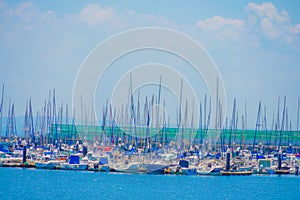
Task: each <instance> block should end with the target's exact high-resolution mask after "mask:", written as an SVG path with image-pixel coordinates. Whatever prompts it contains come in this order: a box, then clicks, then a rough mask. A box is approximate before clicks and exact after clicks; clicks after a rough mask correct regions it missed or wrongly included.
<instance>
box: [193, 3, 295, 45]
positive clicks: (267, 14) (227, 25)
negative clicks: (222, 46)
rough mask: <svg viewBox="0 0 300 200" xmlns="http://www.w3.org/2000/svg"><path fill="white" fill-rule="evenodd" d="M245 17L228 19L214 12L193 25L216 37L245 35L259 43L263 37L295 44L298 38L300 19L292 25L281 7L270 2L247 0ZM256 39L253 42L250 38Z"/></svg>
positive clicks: (246, 37)
mask: <svg viewBox="0 0 300 200" xmlns="http://www.w3.org/2000/svg"><path fill="white" fill-rule="evenodd" d="M245 11H246V14H247V18H246V19H228V18H223V17H221V16H214V17H212V18H209V19H205V20H200V21H198V22H197V23H196V27H198V28H201V30H203V31H204V32H207V33H210V34H211V35H212V36H213V37H218V38H226V37H231V38H238V37H240V38H244V39H245V40H249V39H250V40H251V43H253V42H254V43H256V44H258V43H260V42H261V41H263V40H264V39H263V38H267V39H269V40H272V41H275V40H276V41H278V42H279V43H285V44H288V45H290V44H294V43H295V41H299V36H300V35H299V34H300V23H299V24H296V25H293V24H291V22H290V17H289V14H288V12H287V11H286V10H284V9H277V8H276V7H275V6H274V4H273V3H262V4H256V3H248V5H247V6H246V7H245ZM253 39H254V40H257V41H256V42H255V41H253Z"/></svg>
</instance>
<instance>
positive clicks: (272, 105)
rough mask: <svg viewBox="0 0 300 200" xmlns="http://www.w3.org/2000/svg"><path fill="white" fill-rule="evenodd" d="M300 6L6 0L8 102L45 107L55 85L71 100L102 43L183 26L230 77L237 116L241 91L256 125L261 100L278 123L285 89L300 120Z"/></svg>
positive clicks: (3, 37)
mask: <svg viewBox="0 0 300 200" xmlns="http://www.w3.org/2000/svg"><path fill="white" fill-rule="evenodd" d="M299 7H300V2H299V1H296V0H295V1H271V2H262V1H226V4H220V1H183V2H181V3H177V2H175V1H151V2H150V1H137V0H130V1H71V0H69V1H0V44H1V45H0V61H1V62H0V70H1V73H0V83H4V84H5V89H6V91H5V103H6V105H5V107H4V108H5V109H6V110H7V104H8V99H9V98H11V99H12V101H13V102H14V103H15V105H16V113H17V115H22V114H23V113H24V112H25V104H26V100H27V99H28V98H30V97H32V100H33V104H34V110H38V109H40V108H41V107H42V105H43V101H44V99H46V98H47V96H48V91H49V90H51V89H53V88H56V92H57V101H58V102H63V103H64V104H71V102H72V88H73V83H74V80H75V78H76V73H77V71H78V69H79V67H80V65H81V63H82V62H83V61H84V59H85V58H86V56H87V55H88V54H89V52H90V51H91V50H92V49H93V48H94V47H95V46H96V45H98V44H99V43H101V42H102V41H104V40H105V39H107V38H108V37H110V36H111V35H113V34H117V33H119V32H121V31H125V30H129V29H132V28H141V27H150V26H155V27H163V28H170V29H174V30H177V31H180V32H183V33H185V34H186V35H188V36H190V37H192V38H194V39H195V40H196V41H197V42H199V43H200V44H202V45H203V47H204V48H205V49H206V50H207V52H208V53H209V54H210V56H211V58H212V59H213V60H214V62H215V63H216V65H217V66H218V68H219V70H220V72H221V74H222V76H223V81H224V84H225V88H226V92H227V98H228V99H227V101H228V105H227V109H228V112H229V115H230V112H231V110H232V104H233V99H234V98H237V105H238V109H240V112H241V113H243V109H244V104H245V102H246V101H247V106H248V119H249V121H248V124H249V125H248V126H249V127H251V128H254V124H255V120H256V113H257V107H258V101H259V100H261V101H262V104H263V105H267V114H268V115H267V118H268V121H269V124H270V123H271V118H272V113H273V110H274V109H276V108H277V98H278V96H281V99H283V96H284V95H287V105H288V109H289V119H290V120H291V121H292V125H293V127H295V124H296V114H297V112H296V110H297V99H298V96H300V78H299V75H300V59H299V55H300V14H299V11H298V10H297V9H298V8H299ZM281 107H282V101H281ZM100 108H101V106H100ZM6 110H5V111H6ZM269 126H270V125H269Z"/></svg>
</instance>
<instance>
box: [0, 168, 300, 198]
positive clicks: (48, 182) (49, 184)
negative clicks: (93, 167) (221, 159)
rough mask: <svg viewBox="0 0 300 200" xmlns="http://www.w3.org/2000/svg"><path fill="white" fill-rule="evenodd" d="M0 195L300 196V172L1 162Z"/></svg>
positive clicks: (26, 196) (113, 196) (146, 196)
mask: <svg viewBox="0 0 300 200" xmlns="http://www.w3.org/2000/svg"><path fill="white" fill-rule="evenodd" d="M0 180H1V186H0V199H273V200H274V199H300V177H297V176H258V175H257V176H236V177H235V176H230V177H224V176H215V177H212V176H179V175H142V174H117V173H97V172H85V171H84V172H82V171H58V170H54V171H51V170H40V169H39V170H38V169H20V168H0Z"/></svg>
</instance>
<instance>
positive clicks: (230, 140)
mask: <svg viewBox="0 0 300 200" xmlns="http://www.w3.org/2000/svg"><path fill="white" fill-rule="evenodd" d="M181 89H182V83H181ZM129 91H130V92H129V97H128V102H129V103H128V104H126V105H122V106H121V108H118V109H117V108H113V106H112V105H111V104H109V103H108V101H106V104H105V105H104V106H103V108H102V116H101V117H102V119H100V120H99V123H100V127H101V128H100V130H101V131H100V133H94V134H98V135H99V137H97V138H98V140H99V141H98V142H99V144H101V145H117V144H118V143H119V142H122V143H126V144H133V145H146V144H148V145H152V144H156V145H160V146H165V145H168V144H171V143H172V142H173V144H175V146H176V145H177V146H180V147H181V148H190V147H191V146H194V145H199V146H201V145H202V144H205V143H207V138H209V136H208V135H209V134H210V133H212V132H217V133H218V134H217V135H218V138H216V140H217V144H218V145H219V146H220V148H222V147H224V146H227V147H228V146H229V147H232V146H233V145H236V144H240V145H244V142H245V141H244V131H245V133H246V130H247V104H246V103H245V107H244V109H243V114H242V115H240V112H239V111H238V109H237V106H236V99H234V100H233V108H232V114H231V117H229V118H228V117H225V118H224V116H222V105H221V103H220V101H218V100H217V109H216V112H217V113H216V118H215V119H214V120H215V125H214V127H212V125H211V124H212V123H211V121H212V120H213V119H211V118H212V117H211V116H212V115H211V106H212V105H211V98H210V97H208V96H207V95H205V96H204V100H203V102H201V103H200V106H199V108H198V109H192V110H193V111H192V113H188V106H189V105H188V103H187V101H186V102H183V100H182V91H181V95H180V102H179V108H178V110H177V116H176V119H177V122H176V123H174V124H175V125H170V116H166V115H165V113H164V112H160V111H159V107H158V106H156V107H155V106H154V105H161V106H163V107H165V105H166V101H165V99H163V100H161V84H160V85H159V89H158V95H152V96H151V97H150V98H149V97H146V98H145V100H144V103H141V100H140V94H138V98H137V101H135V100H134V97H133V93H132V89H131V88H130V89H129ZM4 94H5V88H4V84H3V85H2V91H1V102H0V103H1V104H0V136H1V138H11V137H22V138H26V139H27V140H28V141H29V142H30V141H31V142H32V141H38V143H40V144H48V143H54V142H57V141H64V140H66V138H62V137H67V136H66V135H65V136H63V135H61V134H56V135H55V138H52V140H49V137H48V136H49V133H51V132H53V126H54V127H55V130H56V132H58V131H57V130H58V129H59V125H62V124H65V125H70V126H73V127H74V129H76V126H75V119H76V115H75V110H72V111H71V113H70V112H69V110H70V109H69V106H68V105H67V104H66V105H64V104H63V103H61V104H60V105H58V104H57V103H56V97H55V89H53V91H49V96H48V99H47V100H45V101H44V103H43V106H42V108H41V109H38V110H37V111H36V112H34V111H33V105H32V100H31V98H29V99H28V100H27V102H26V105H25V114H24V126H23V131H22V132H21V133H20V132H18V130H17V122H16V116H15V113H16V111H15V105H14V103H13V101H12V100H11V99H9V102H8V107H7V111H4V109H3V108H4V103H5V102H4V100H3V99H4ZM280 104H281V99H280V97H278V104H277V109H276V111H275V110H274V111H273V117H272V120H271V123H267V117H266V113H267V111H266V110H267V108H266V105H264V106H263V105H262V103H261V102H259V103H258V111H257V119H256V124H255V130H253V131H254V135H253V138H252V141H251V142H249V141H247V142H246V144H245V145H248V147H249V146H250V147H251V146H252V148H253V149H254V146H255V145H258V144H259V143H261V142H263V143H264V144H265V145H269V146H278V147H279V146H281V145H283V143H285V144H291V143H298V145H300V144H299V142H300V141H293V139H294V136H295V135H291V136H288V137H287V139H286V140H285V141H283V139H282V135H283V134H284V133H285V132H292V122H291V121H290V120H289V115H288V108H287V105H286V97H284V99H283V109H282V110H281V109H280ZM6 105H7V104H6ZM89 105H91V106H87V105H86V102H82V105H81V111H80V118H81V120H80V126H96V125H97V124H98V123H97V124H96V117H95V108H94V103H91V104H89ZM88 107H91V108H90V109H88ZM192 107H194V105H192ZM153 108H155V109H153ZM156 108H157V109H156ZM194 110H197V112H199V123H198V124H196V123H195V121H194V112H196V111H194ZM76 112H77V111H76ZM154 112H156V113H154ZM299 112H300V98H298V107H297V121H296V130H293V131H294V132H295V133H296V134H297V136H298V137H296V138H299ZM6 113H7V115H6ZM76 114H77V113H76ZM188 115H190V116H191V117H190V121H188V120H187V119H188ZM5 121H6V122H5ZM77 122H78V121H77ZM239 123H241V124H240V125H239V126H238V124H239ZM5 124H6V126H5ZM77 125H78V124H77ZM267 125H268V126H269V127H268V126H267ZM238 127H241V128H240V129H239V130H241V131H240V132H242V134H243V135H239V136H237V134H234V133H235V132H237V130H238ZM117 128H119V129H122V130H124V131H123V132H118V133H117V132H116V131H114V130H116V129H117ZM170 129H173V130H174V129H175V130H176V135H175V137H172V136H170V134H168V130H170ZM108 130H109V132H110V134H108V132H107V131H108ZM72 131H74V130H73V129H72ZM114 132H116V133H115V134H114ZM153 132H154V133H155V134H153ZM262 133H265V136H264V137H263V138H264V141H259V139H258V134H262ZM78 134H79V136H80V135H81V133H80V132H78ZM98 135H97V136H98ZM68 137H72V138H73V139H74V135H73V136H70V135H69V134H68ZM95 138H96V137H95ZM78 139H81V140H83V137H80V138H78V137H76V138H75V140H70V138H68V141H69V143H72V142H76V140H78ZM93 142H94V141H93Z"/></svg>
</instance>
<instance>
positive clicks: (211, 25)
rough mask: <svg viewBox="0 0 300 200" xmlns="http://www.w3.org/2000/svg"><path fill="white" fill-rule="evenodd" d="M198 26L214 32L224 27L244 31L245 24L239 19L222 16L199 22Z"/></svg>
mask: <svg viewBox="0 0 300 200" xmlns="http://www.w3.org/2000/svg"><path fill="white" fill-rule="evenodd" d="M196 26H198V27H200V28H202V29H204V30H213V31H217V30H219V29H222V28H224V27H228V28H233V29H237V30H240V29H243V27H244V22H243V21H242V20H238V19H226V18H223V17H220V16H215V17H213V18H210V19H206V20H200V21H198V22H197V24H196Z"/></svg>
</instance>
